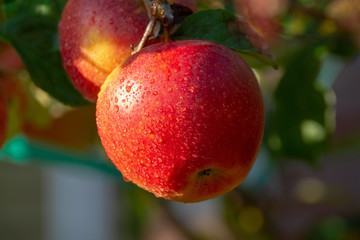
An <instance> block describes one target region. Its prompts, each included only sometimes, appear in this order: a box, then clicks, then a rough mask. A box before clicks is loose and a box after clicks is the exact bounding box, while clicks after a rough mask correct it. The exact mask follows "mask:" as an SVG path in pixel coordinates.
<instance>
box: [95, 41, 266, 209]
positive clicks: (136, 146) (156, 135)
mask: <svg viewBox="0 0 360 240" xmlns="http://www.w3.org/2000/svg"><path fill="white" fill-rule="evenodd" d="M96 119H97V126H98V133H99V135H100V138H101V142H102V144H103V146H104V148H105V150H106V153H107V155H108V157H109V158H110V159H111V160H112V161H113V163H114V164H115V166H116V167H117V168H118V169H119V170H120V171H121V172H122V174H123V176H124V178H125V179H128V180H130V181H132V182H133V183H135V184H136V185H138V186H140V187H141V188H143V189H146V190H148V191H150V192H152V193H154V194H155V195H156V196H158V197H163V198H166V199H170V200H175V201H181V202H199V201H203V200H207V199H210V198H213V197H216V196H219V195H221V194H223V193H226V192H228V191H230V190H231V189H233V188H235V187H236V186H237V185H239V184H240V183H241V182H242V181H243V179H244V178H245V177H246V176H247V174H248V172H249V171H250V169H251V167H252V165H253V162H254V160H255V158H256V155H257V152H258V150H259V146H260V143H261V140H262V135H263V128H264V106H263V100H262V95H261V92H260V88H259V85H258V82H257V80H256V78H255V76H254V74H253V72H252V70H251V69H250V67H249V66H248V65H247V64H246V63H245V62H244V61H243V60H242V58H241V57H240V56H239V55H237V54H236V53H235V52H233V51H232V50H230V49H228V48H226V47H224V46H222V45H219V44H215V43H211V42H208V41H203V40H184V41H174V42H169V43H159V44H155V45H151V46H148V47H145V48H144V49H142V50H141V51H140V52H139V53H137V54H135V55H133V56H131V57H130V58H129V59H128V60H127V61H126V62H125V63H124V64H123V65H122V66H119V67H118V68H116V69H115V70H114V71H113V72H112V73H111V74H110V75H109V77H108V78H107V79H106V81H105V82H104V84H103V85H102V87H101V91H100V93H99V98H98V101H97V112H96Z"/></svg>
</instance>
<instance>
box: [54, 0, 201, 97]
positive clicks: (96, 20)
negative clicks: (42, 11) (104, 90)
mask: <svg viewBox="0 0 360 240" xmlns="http://www.w3.org/2000/svg"><path fill="white" fill-rule="evenodd" d="M170 2H179V3H181V4H188V5H186V6H188V7H190V8H192V9H193V10H196V3H195V1H194V0H179V1H170ZM148 22H149V18H148V16H147V14H146V12H145V10H144V8H143V7H142V6H141V4H140V1H138V0H97V1H94V0H69V1H68V2H67V3H66V6H65V8H64V11H63V13H62V16H61V20H60V22H59V25H58V28H59V44H60V53H61V56H62V59H63V67H64V69H65V70H66V72H67V74H68V76H69V78H70V79H71V81H72V83H73V85H74V86H75V88H76V89H77V90H78V91H79V92H80V93H81V94H82V95H83V96H84V97H85V98H86V99H87V100H89V101H90V102H95V101H96V99H97V94H98V92H99V90H100V86H101V84H102V83H103V82H104V80H105V79H106V77H107V76H108V75H109V74H110V73H111V72H112V71H113V70H114V69H115V68H116V67H117V66H118V65H119V64H121V63H123V62H124V61H125V59H127V58H128V57H129V56H130V55H131V47H130V46H131V45H134V46H136V45H137V44H138V43H139V42H140V40H141V37H142V35H143V33H144V31H145V29H146V26H147V24H148Z"/></svg>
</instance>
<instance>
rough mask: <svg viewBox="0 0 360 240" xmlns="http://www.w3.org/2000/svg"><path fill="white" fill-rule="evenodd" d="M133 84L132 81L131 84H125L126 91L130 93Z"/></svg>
mask: <svg viewBox="0 0 360 240" xmlns="http://www.w3.org/2000/svg"><path fill="white" fill-rule="evenodd" d="M133 86H134V83H133V84H131V85H126V92H128V93H130V91H131V88H132V87H133Z"/></svg>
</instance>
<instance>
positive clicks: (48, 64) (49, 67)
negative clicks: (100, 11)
mask: <svg viewBox="0 0 360 240" xmlns="http://www.w3.org/2000/svg"><path fill="white" fill-rule="evenodd" d="M61 2H62V1H50V2H49V1H7V2H6V4H3V6H2V7H3V9H5V10H4V11H8V12H5V13H7V15H8V16H9V18H10V19H8V20H7V21H6V22H5V23H3V24H2V25H1V26H0V37H2V38H3V39H5V40H6V41H8V42H9V43H10V44H11V45H12V46H13V47H14V48H15V49H16V51H17V52H18V54H19V55H20V56H21V58H22V60H23V62H24V64H25V66H26V68H27V70H28V71H29V73H30V75H31V79H32V81H33V82H34V83H35V84H36V85H37V86H38V87H40V88H41V89H43V90H44V91H46V92H47V93H49V94H50V95H51V96H53V97H54V98H56V99H58V100H60V101H61V102H63V103H65V104H68V105H74V106H77V105H84V104H87V103H88V102H87V101H86V100H84V98H83V97H82V95H81V94H80V93H79V92H78V91H77V90H75V88H74V87H73V85H72V83H71V82H70V80H69V78H68V77H67V75H66V73H65V71H64V69H63V67H62V60H61V57H60V53H59V47H58V36H57V22H58V20H59V18H60V13H61V9H62V3H61Z"/></svg>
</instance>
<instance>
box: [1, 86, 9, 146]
mask: <svg viewBox="0 0 360 240" xmlns="http://www.w3.org/2000/svg"><path fill="white" fill-rule="evenodd" d="M3 90H4V89H3V86H2V82H1V80H0V149H1V147H2V145H3V144H4V141H5V138H6V130H7V122H8V105H7V99H6V97H5V92H4V91H3Z"/></svg>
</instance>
